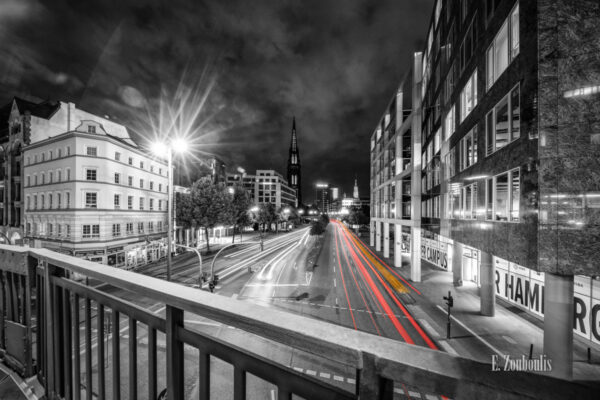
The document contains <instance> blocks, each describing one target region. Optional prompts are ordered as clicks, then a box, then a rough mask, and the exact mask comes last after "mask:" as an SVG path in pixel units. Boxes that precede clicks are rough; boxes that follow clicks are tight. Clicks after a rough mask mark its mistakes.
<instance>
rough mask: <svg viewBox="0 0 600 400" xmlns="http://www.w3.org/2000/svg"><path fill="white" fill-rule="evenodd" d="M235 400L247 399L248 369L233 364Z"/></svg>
mask: <svg viewBox="0 0 600 400" xmlns="http://www.w3.org/2000/svg"><path fill="white" fill-rule="evenodd" d="M233 400H246V371H244V369H243V368H241V367H239V366H236V365H234V366H233Z"/></svg>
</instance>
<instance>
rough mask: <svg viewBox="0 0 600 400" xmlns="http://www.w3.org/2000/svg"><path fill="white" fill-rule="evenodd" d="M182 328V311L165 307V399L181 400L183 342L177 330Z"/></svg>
mask: <svg viewBox="0 0 600 400" xmlns="http://www.w3.org/2000/svg"><path fill="white" fill-rule="evenodd" d="M182 327H183V310H181V309H179V308H175V307H171V306H169V305H167V324H166V328H167V329H166V340H167V398H168V399H183V362H184V354H183V342H182V341H181V339H180V338H179V329H180V328H182Z"/></svg>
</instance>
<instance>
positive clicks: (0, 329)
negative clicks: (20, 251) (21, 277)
mask: <svg viewBox="0 0 600 400" xmlns="http://www.w3.org/2000/svg"><path fill="white" fill-rule="evenodd" d="M4 275H5V274H4V271H0V349H2V350H3V351H5V350H6V345H5V344H4V330H5V328H6V327H5V326H4V325H5V324H6V322H5V321H6V320H5V314H6V304H5V302H4V293H5V289H4V281H5V279H4Z"/></svg>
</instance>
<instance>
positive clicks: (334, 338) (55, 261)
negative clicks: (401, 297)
mask: <svg viewBox="0 0 600 400" xmlns="http://www.w3.org/2000/svg"><path fill="white" fill-rule="evenodd" d="M0 270H1V271H2V274H1V276H2V279H1V280H0V298H2V299H5V301H3V302H2V303H1V304H0V307H1V310H0V311H2V312H1V314H0V315H2V317H3V318H1V319H0V354H2V356H3V361H4V363H5V364H6V365H9V366H10V367H11V368H13V369H14V370H16V371H18V372H19V373H20V374H21V375H22V376H25V377H32V376H34V377H35V378H37V380H38V381H39V382H40V383H41V384H42V386H43V387H44V388H45V391H46V393H45V394H46V396H47V398H49V399H63V398H67V399H72V398H75V399H79V398H87V399H91V398H92V397H93V394H94V395H95V396H96V397H97V398H99V399H105V398H113V399H118V398H120V396H121V391H122V390H124V391H126V392H128V396H127V398H129V399H135V398H138V397H139V398H147V399H156V398H157V394H158V392H159V391H160V389H162V388H163V387H166V390H167V397H168V398H169V399H183V398H189V396H190V393H188V391H187V390H188V389H187V386H188V384H189V381H190V380H189V379H188V378H189V377H192V378H193V379H191V381H192V382H197V385H196V386H195V388H196V390H195V391H193V392H194V393H195V395H194V397H195V398H200V399H203V400H205V399H209V398H210V396H211V388H213V389H214V390H217V391H218V392H219V393H227V391H229V390H230V391H231V392H232V394H233V396H232V397H233V398H234V399H236V400H237V399H245V398H246V396H247V394H248V392H249V391H250V392H251V391H252V390H253V389H254V388H255V385H251V384H249V383H248V382H250V381H251V380H253V382H255V380H256V378H260V379H261V380H262V382H264V383H265V384H268V385H270V386H269V387H273V389H271V390H270V393H271V397H273V396H274V395H275V393H276V395H277V398H278V399H288V400H289V399H292V396H294V398H298V396H299V397H301V398H304V399H388V400H391V399H392V398H393V396H394V382H396V383H398V382H399V383H402V385H406V386H409V387H416V388H419V390H420V391H422V392H425V393H435V394H436V396H438V398H439V397H440V396H447V397H450V398H465V399H475V398H494V399H521V398H545V399H563V398H593V396H594V393H593V392H592V389H591V388H588V387H584V386H582V385H579V384H577V383H573V382H566V381H562V380H558V379H555V378H550V377H547V376H542V375H535V374H529V373H516V372H514V373H504V374H502V373H498V372H493V371H491V370H490V368H489V365H487V364H482V363H479V362H475V361H471V360H468V359H464V358H461V357H457V356H453V355H450V354H447V353H444V352H441V351H436V350H431V349H427V348H422V347H419V346H414V345H409V344H406V343H402V342H398V341H394V340H391V339H386V338H380V337H377V336H374V335H370V334H367V333H364V332H360V331H355V330H351V329H347V328H344V327H340V326H337V325H332V324H329V323H325V322H321V321H318V320H314V319H310V318H306V317H302V316H297V315H294V314H290V313H286V312H283V311H279V310H276V309H266V308H263V307H261V306H259V305H256V304H253V303H248V302H244V301H239V300H236V299H232V298H229V297H221V296H218V295H213V294H211V293H208V292H205V291H202V290H198V289H194V288H191V287H186V286H182V285H179V284H175V283H170V282H166V281H163V280H159V279H155V278H151V277H147V276H144V275H140V274H136V273H133V272H129V271H125V270H121V269H118V268H114V267H108V266H105V265H100V264H97V263H93V262H90V261H86V260H81V259H77V258H73V257H70V256H66V255H63V254H58V253H55V252H52V251H50V250H47V249H29V248H23V247H15V246H5V245H0ZM88 279H89V280H90V282H91V281H94V280H95V281H100V282H104V283H107V284H109V285H111V286H112V287H114V288H120V289H123V290H126V291H127V292H129V293H131V294H132V297H131V298H134V297H146V298H151V299H153V300H154V301H156V302H157V305H159V306H160V309H159V310H160V311H156V312H152V311H150V310H148V309H147V308H144V307H140V306H139V305H136V304H134V303H131V302H129V301H126V300H123V299H122V298H120V297H117V296H113V295H111V294H108V293H105V292H102V291H100V290H98V289H95V288H94V287H93V285H89V286H88V285H86V284H85V283H82V282H85V281H87V280H88ZM22 294H24V295H22ZM38 305H39V307H38ZM265 311H268V312H265ZM184 315H185V319H184ZM33 316H35V318H34V317H33ZM192 318H202V320H203V321H204V320H211V321H213V323H217V324H222V326H223V327H225V326H228V327H233V328H235V331H237V332H239V333H240V335H247V336H242V337H245V338H247V340H249V341H251V340H254V339H252V338H258V339H260V340H262V341H264V342H266V343H270V346H272V347H273V348H274V347H284V348H288V349H292V351H294V352H298V353H302V354H308V355H311V356H312V357H319V358H320V359H324V360H327V362H334V363H338V364H340V365H344V366H345V368H346V369H347V370H348V371H352V373H353V376H354V378H353V379H352V381H353V390H352V391H349V390H346V389H342V388H341V387H340V386H336V385H333V384H331V383H329V381H324V380H320V379H318V378H317V377H316V376H311V375H308V374H303V373H300V372H298V371H296V370H294V369H292V368H289V367H288V366H286V365H284V364H282V363H279V362H278V361H276V360H274V359H273V357H271V358H269V357H268V356H267V355H265V354H264V353H260V352H257V351H256V349H254V348H253V347H252V346H248V345H247V341H244V343H233V341H225V340H223V339H221V338H218V337H216V336H214V335H211V334H209V333H207V332H206V331H203V330H198V329H196V326H195V325H194V324H193V323H189V322H188V321H190V319H192ZM33 321H36V322H37V325H36V324H34V322H33ZM115 333H117V334H115ZM129 338H136V340H130V339H129ZM140 349H143V351H141V350H140ZM266 353H269V354H270V351H267V352H266ZM298 353H295V354H298ZM146 356H147V359H146V358H142V357H146ZM215 359H218V360H220V361H219V363H221V364H223V365H226V366H228V368H229V369H230V371H231V374H228V375H227V376H228V377H229V376H231V377H230V378H228V379H223V377H222V376H218V375H217V376H215V375H216V374H215V372H216V371H215V370H216V368H215V370H213V366H214V365H215V364H214V361H215ZM140 360H142V361H141V362H140ZM145 360H147V362H145ZM211 360H212V361H213V362H212V363H211ZM184 378H185V379H184ZM140 382H143V383H140ZM138 391H139V393H138ZM37 395H38V396H40V394H39V393H37ZM250 396H251V397H252V393H251V394H250Z"/></svg>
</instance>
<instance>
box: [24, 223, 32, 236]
mask: <svg viewBox="0 0 600 400" xmlns="http://www.w3.org/2000/svg"><path fill="white" fill-rule="evenodd" d="M29 235H31V222H28V223H27V224H25V236H29Z"/></svg>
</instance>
